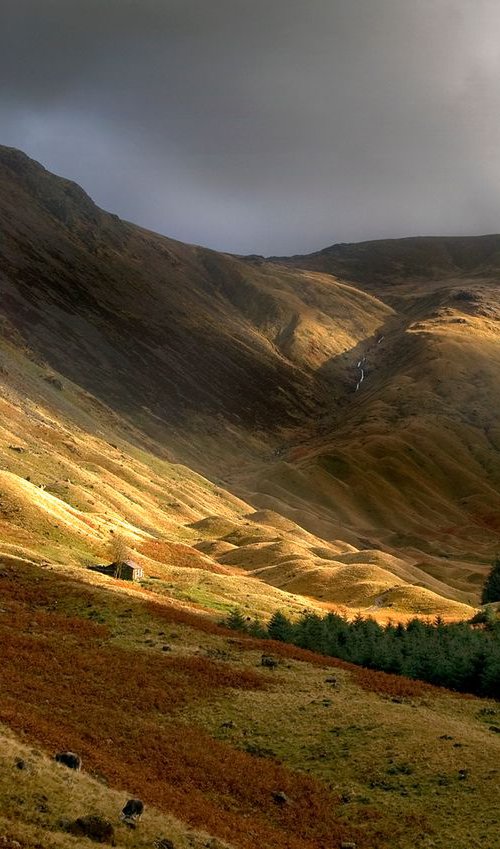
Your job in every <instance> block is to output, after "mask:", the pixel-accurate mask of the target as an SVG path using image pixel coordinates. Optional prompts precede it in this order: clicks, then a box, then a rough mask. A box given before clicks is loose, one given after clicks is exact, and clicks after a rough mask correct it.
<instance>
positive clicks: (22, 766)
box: [14, 758, 28, 769]
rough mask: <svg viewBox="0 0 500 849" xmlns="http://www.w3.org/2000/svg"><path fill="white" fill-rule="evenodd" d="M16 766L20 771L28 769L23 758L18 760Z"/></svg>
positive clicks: (15, 762)
mask: <svg viewBox="0 0 500 849" xmlns="http://www.w3.org/2000/svg"><path fill="white" fill-rule="evenodd" d="M14 764H15V766H16V767H17V768H18V769H28V764H27V763H26V761H25V760H23V758H16V760H15V761H14Z"/></svg>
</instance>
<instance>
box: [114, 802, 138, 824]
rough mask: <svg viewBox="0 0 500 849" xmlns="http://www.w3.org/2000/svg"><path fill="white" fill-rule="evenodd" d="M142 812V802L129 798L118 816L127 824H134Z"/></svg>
mask: <svg viewBox="0 0 500 849" xmlns="http://www.w3.org/2000/svg"><path fill="white" fill-rule="evenodd" d="M143 813H144V802H141V800H140V799H129V800H128V802H126V804H125V805H124V807H123V809H122V812H121V814H120V818H121V819H122V820H123V821H124V822H125V823H126V824H127V825H135V824H136V822H138V820H140V818H141V816H142V815H143Z"/></svg>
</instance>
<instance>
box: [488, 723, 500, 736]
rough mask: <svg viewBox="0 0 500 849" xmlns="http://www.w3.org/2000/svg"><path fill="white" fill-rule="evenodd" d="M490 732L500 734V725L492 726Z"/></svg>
mask: <svg viewBox="0 0 500 849" xmlns="http://www.w3.org/2000/svg"><path fill="white" fill-rule="evenodd" d="M489 730H490V731H493V733H494V734H500V726H499V725H490V728H489Z"/></svg>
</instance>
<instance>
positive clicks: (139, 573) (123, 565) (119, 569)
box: [113, 560, 144, 581]
mask: <svg viewBox="0 0 500 849" xmlns="http://www.w3.org/2000/svg"><path fill="white" fill-rule="evenodd" d="M113 568H114V574H115V577H116V578H121V580H122V581H139V580H140V579H141V578H144V569H143V568H142V566H139V565H138V564H137V563H135V561H134V560H123V562H120V563H113Z"/></svg>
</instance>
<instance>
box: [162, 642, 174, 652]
mask: <svg viewBox="0 0 500 849" xmlns="http://www.w3.org/2000/svg"><path fill="white" fill-rule="evenodd" d="M161 650H162V651H172V646H169V645H167V643H165V645H164V646H162V647H161Z"/></svg>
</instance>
